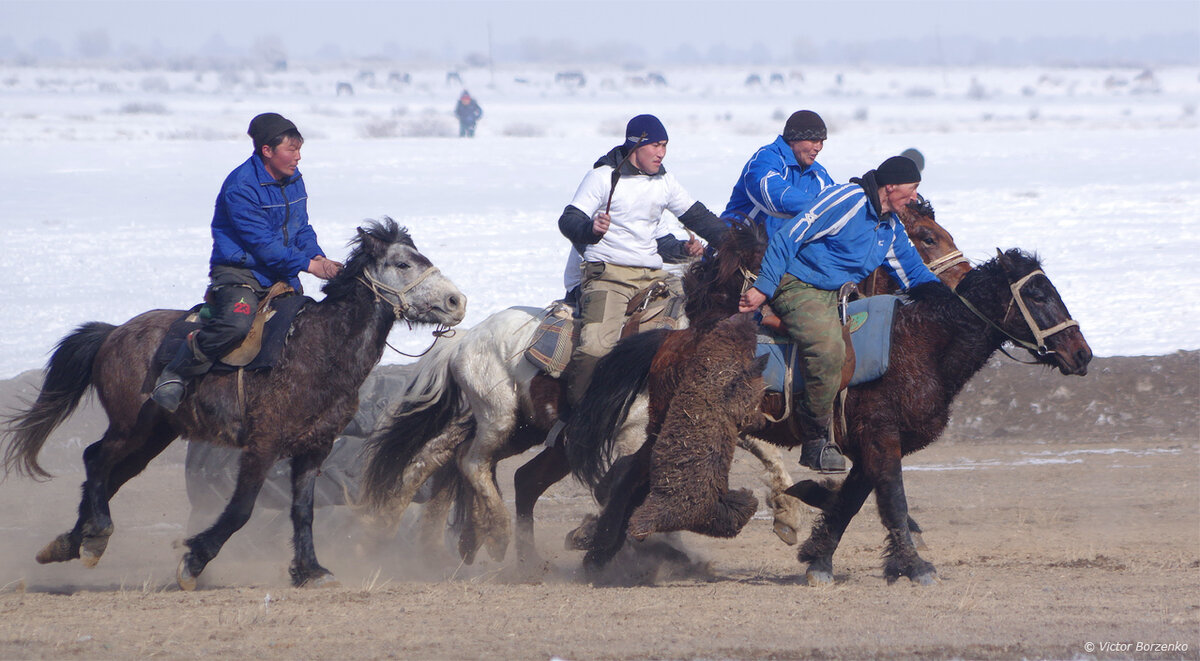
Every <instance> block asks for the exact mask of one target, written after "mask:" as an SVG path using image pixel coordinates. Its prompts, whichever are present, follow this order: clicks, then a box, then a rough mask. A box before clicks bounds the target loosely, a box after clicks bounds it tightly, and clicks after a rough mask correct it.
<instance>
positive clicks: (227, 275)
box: [150, 112, 342, 412]
mask: <svg viewBox="0 0 1200 661" xmlns="http://www.w3.org/2000/svg"><path fill="white" fill-rule="evenodd" d="M247 133H248V134H249V135H250V137H251V139H253V141H254V154H253V155H251V156H250V158H249V159H247V160H246V162H245V163H242V164H241V165H239V166H238V167H237V168H236V169H235V170H234V171H233V172H231V173H229V176H228V177H226V178H225V183H224V184H222V185H221V192H220V193H219V194H218V195H217V203H216V210H215V211H214V212H213V220H212V236H213V250H212V257H211V258H210V259H209V274H208V275H209V287H208V294H207V295H206V296H205V299H206V300H207V302H208V308H209V312H210V316H209V318H208V319H207V320H205V322H204V325H203V326H201V327H200V329H198V330H196V331H193V332H192V333H191V334H190V335H188V338H187V342H185V343H184V344H183V345H182V346H181V347H180V348H179V352H178V353H177V354H176V355H175V357H174V359H172V360H171V362H170V363H169V364H168V365H167V366H166V367H165V368H164V369H163V372H162V375H161V376H160V377H159V379H158V382H157V383H155V384H154V392H153V393H151V395H150V397H151V399H153V400H154V401H155V402H157V403H158V404H159V405H160V406H162V407H163V408H165V409H167V410H168V411H172V412H174V411H175V410H176V409H177V408H179V403H180V401H182V399H183V395H184V392H185V390H186V388H187V384H188V382H189V381H190V380H191V379H193V378H195V377H197V376H199V375H201V374H204V373H205V372H207V371H208V370H209V369H210V368H211V367H212V364H213V361H214V360H218V359H220V358H221V357H222V356H224V355H225V354H226V353H228V352H229V351H230V350H232V349H233V348H234V347H236V346H237V345H238V344H240V343H241V341H242V340H243V339H245V337H246V334H247V333H248V332H249V331H250V325H251V323H252V322H253V321H254V313H255V311H256V310H257V309H258V302H259V301H260V300H261V299H262V298H263V297H264V296H265V295H266V293H267V290H268V289H270V287H271V285H273V284H275V283H276V282H286V283H287V284H289V285H291V286H292V288H293V289H295V290H296V291H297V292H299V291H301V286H300V279H299V277H298V276H299V274H300V272H301V271H307V272H309V273H312V274H313V275H315V276H317V277H318V278H322V279H326V280H328V279H330V278H332V277H334V276H336V275H337V274H338V272H339V271H341V268H342V265H341V264H339V263H337V262H335V261H333V260H330V259H326V258H325V252H324V251H323V250H321V246H319V245H317V234H316V232H314V231H313V228H312V226H311V225H309V224H308V194H307V193H306V192H305V190H304V180H303V179H302V178H301V175H300V172H299V170H298V169H297V167H298V166H299V164H300V147H301V145H303V144H304V137H303V136H301V135H300V132H299V131H298V130H296V125H295V124H293V123H292V122H291V121H289V120H287V119H286V118H284V117H283V116H281V115H278V114H276V113H273V112H271V113H264V114H261V115H258V116H257V117H255V118H254V119H253V120H251V121H250V128H249V130H248V131H247Z"/></svg>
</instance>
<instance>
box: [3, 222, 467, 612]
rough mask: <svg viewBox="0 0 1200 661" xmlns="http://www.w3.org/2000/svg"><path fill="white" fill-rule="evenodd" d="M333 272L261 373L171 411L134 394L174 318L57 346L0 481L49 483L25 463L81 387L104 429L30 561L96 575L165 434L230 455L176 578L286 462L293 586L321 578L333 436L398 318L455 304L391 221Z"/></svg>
mask: <svg viewBox="0 0 1200 661" xmlns="http://www.w3.org/2000/svg"><path fill="white" fill-rule="evenodd" d="M351 245H352V246H353V249H352V251H351V254H350V258H349V259H348V260H347V263H346V266H345V268H344V269H343V271H342V273H341V274H339V275H338V276H337V277H335V278H334V279H333V280H331V281H329V282H328V283H326V284H325V286H324V288H323V291H324V292H325V298H324V299H323V300H321V301H319V302H312V301H310V302H307V303H305V305H304V307H303V309H302V310H301V313H300V314H299V315H298V316H297V317H296V319H295V322H294V324H293V327H292V331H291V337H290V339H289V340H288V343H287V344H286V345H285V347H284V348H283V351H282V353H281V355H280V358H279V362H278V364H277V365H276V366H275V367H273V368H272V369H270V370H267V371H255V372H246V373H244V374H242V373H226V374H217V373H210V374H208V375H207V376H205V377H204V378H203V379H202V380H200V381H199V382H198V383H197V384H196V387H195V390H194V392H192V393H191V394H190V396H188V397H187V398H186V399H185V400H184V403H183V406H181V407H180V409H179V410H178V411H177V412H176V413H174V414H171V413H168V412H167V411H166V410H165V409H163V408H161V407H159V406H158V405H156V404H154V403H153V402H152V401H150V400H149V399H148V397H147V395H148V389H147V384H153V383H154V378H155V376H156V373H157V370H158V368H157V367H156V366H155V365H154V354H155V350H156V349H157V348H158V345H159V343H160V342H161V341H162V340H163V337H164V336H165V335H166V333H167V329H168V327H169V326H170V325H171V324H172V323H173V322H174V321H176V320H177V319H179V318H180V317H181V316H182V315H183V314H184V313H183V312H182V311H180V310H152V311H150V312H146V313H143V314H141V315H139V316H137V317H134V318H133V319H131V320H129V321H128V322H126V323H125V324H123V325H121V326H113V325H111V324H105V323H101V322H91V323H87V324H84V325H82V326H80V327H79V328H78V329H77V330H76V331H75V332H73V333H71V334H70V335H67V336H66V337H64V338H63V339H62V340H61V341H60V342H59V343H58V347H57V349H56V350H55V352H54V354H53V356H52V357H51V358H50V361H49V363H48V365H47V367H46V377H45V382H44V383H43V385H42V389H41V393H40V394H39V395H38V398H37V400H36V401H35V402H34V403H33V405H32V406H31V407H29V408H28V409H27V410H26V411H24V412H21V413H18V414H17V415H15V416H13V417H12V418H11V419H9V420H8V421H7V425H6V427H5V435H6V436H11V441H10V443H9V445H8V447H7V448H6V449H5V453H4V467H5V471H6V473H7V472H11V471H13V470H16V471H18V472H21V473H25V474H27V475H29V476H31V477H36V476H45V477H49V474H48V473H47V472H46V471H45V470H43V469H42V467H41V466H40V465H38V462H37V456H38V452H39V451H40V450H41V448H42V445H43V444H44V443H45V442H46V439H47V437H48V436H49V435H50V432H51V431H53V429H54V428H55V427H56V426H58V424H59V423H61V422H62V421H63V420H64V419H66V417H67V416H69V415H70V414H71V412H72V411H73V410H74V409H75V407H76V406H77V405H78V404H79V401H80V399H81V398H82V397H83V395H84V393H85V392H86V391H87V390H88V388H89V387H94V388H95V389H96V392H97V394H98V396H99V398H100V402H101V404H102V405H103V406H104V410H105V412H106V413H107V415H108V420H109V426H108V429H107V431H105V433H104V436H103V437H101V439H100V440H99V441H96V442H95V443H93V444H91V445H90V446H88V448H87V449H86V450H84V453H83V461H84V467H85V469H86V474H87V479H86V481H85V482H84V483H83V499H82V501H81V502H80V505H79V519H78V521H77V522H76V523H75V527H74V528H72V529H71V530H70V531H69V532H66V533H64V534H62V535H60V536H59V537H58V538H56V539H55V540H54V541H52V542H50V543H49V544H48V545H46V547H45V548H44V549H42V551H41V552H40V553H38V555H37V560H38V562H41V563H49V562H64V561H67V560H72V559H74V558H80V559H81V560H82V561H83V563H84V564H85V565H87V566H89V567H91V566H95V564H96V563H97V562H99V560H100V556H101V555H102V554H103V553H104V550H105V548H106V547H107V545H108V539H109V537H110V536H111V535H112V533H113V521H112V517H111V516H110V514H109V500H110V499H111V498H112V497H113V495H115V494H116V493H117V490H118V489H120V488H121V485H123V484H124V483H125V482H126V481H127V480H129V479H130V478H132V477H133V476H135V475H137V474H138V473H140V472H141V471H142V470H143V469H144V468H145V467H146V465H147V464H148V463H149V462H150V460H151V459H153V458H154V457H155V456H157V455H158V454H159V453H160V452H162V451H163V449H165V448H166V447H167V445H169V444H170V443H171V441H173V440H174V439H175V438H176V437H178V436H185V437H187V438H189V439H191V440H192V441H208V442H212V443H218V444H222V445H231V446H236V447H240V448H242V453H241V458H240V466H239V471H238V481H237V487H236V488H235V490H234V494H233V497H232V499H231V500H230V501H229V504H228V505H227V506H226V507H225V510H224V512H222V513H221V515H220V517H219V518H218V519H217V521H216V523H214V524H213V525H212V526H211V527H210V528H208V529H207V530H205V531H203V532H201V533H200V534H198V535H196V536H194V537H191V538H190V539H188V540H186V542H184V543H185V545H186V546H187V549H188V550H187V552H186V554H185V555H184V556H183V559H182V561H181V562H180V565H179V570H178V574H177V578H178V581H179V585H180V587H182V588H183V589H185V590H190V589H193V588H195V586H196V579H197V577H198V576H199V575H200V573H201V572H202V571H203V570H204V567H205V566H206V565H207V564H208V562H209V561H211V560H212V559H213V558H214V557H216V555H217V553H218V552H219V551H220V549H221V546H222V545H223V544H224V543H225V542H226V540H228V539H229V537H230V536H231V535H232V534H233V533H234V532H236V531H237V530H238V529H240V528H241V527H242V526H243V525H244V524H245V523H246V521H247V520H248V519H249V518H250V513H251V511H252V509H253V507H254V500H255V498H256V497H257V495H258V491H259V489H260V488H261V486H262V483H263V478H264V476H265V475H266V472H267V470H268V469H269V468H270V467H271V465H272V464H273V463H275V461H276V460H277V459H279V458H287V457H290V458H291V463H292V506H291V518H292V527H293V547H294V558H293V560H292V564H291V568H290V575H291V579H292V583H293V584H294V585H297V586H300V585H305V584H318V583H322V582H326V581H328V580H330V579H331V578H332V575H331V574H330V572H329V570H327V569H325V568H324V567H322V566H321V565H320V564H319V563H318V562H317V557H316V552H315V550H314V549H313V540H312V518H313V484H314V482H315V480H316V477H317V472H318V469H319V467H320V466H321V462H322V461H323V460H324V459H325V457H326V456H327V455H328V454H329V451H330V448H331V446H332V444H333V440H334V438H335V437H336V436H337V434H338V433H339V432H340V431H341V430H342V429H343V428H344V427H345V426H346V424H347V423H348V422H349V421H350V418H351V417H352V416H353V415H354V412H355V410H356V409H357V408H358V388H359V386H360V385H361V384H362V382H363V380H364V379H365V378H366V377H367V374H368V373H369V372H370V371H371V368H372V367H374V365H375V364H376V363H377V362H379V358H380V357H381V356H382V354H383V348H384V346H385V344H386V342H387V336H388V331H389V330H390V329H391V328H392V325H393V324H394V323H395V322H396V321H397V320H398V319H405V320H407V321H409V322H414V323H420V324H434V325H438V326H452V325H454V324H457V323H458V322H460V321H462V318H463V315H464V314H465V312H466V298H465V297H464V296H463V295H462V293H461V292H459V291H458V289H457V288H456V287H455V286H454V284H453V283H451V282H450V280H448V279H447V278H445V277H444V276H442V275H441V273H440V272H439V271H438V269H437V268H435V267H434V266H433V265H432V264H431V263H430V261H429V259H427V258H426V257H425V256H424V255H422V254H421V253H420V252H418V251H417V248H416V246H415V245H414V244H413V242H412V239H411V238H410V237H409V235H408V232H407V230H405V229H403V228H399V227H397V225H396V223H395V222H393V221H392V220H391V219H390V218H384V219H383V221H382V222H375V221H371V222H368V223H367V224H366V226H365V227H363V228H359V230H358V235H357V237H356V238H355V239H354V240H353V241H352V242H351Z"/></svg>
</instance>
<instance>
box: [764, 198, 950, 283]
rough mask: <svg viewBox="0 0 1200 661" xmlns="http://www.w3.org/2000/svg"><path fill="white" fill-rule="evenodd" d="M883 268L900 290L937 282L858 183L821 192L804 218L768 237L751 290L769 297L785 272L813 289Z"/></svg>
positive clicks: (894, 223) (899, 226)
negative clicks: (764, 252) (892, 277)
mask: <svg viewBox="0 0 1200 661" xmlns="http://www.w3.org/2000/svg"><path fill="white" fill-rule="evenodd" d="M881 264H882V265H883V266H884V268H886V269H887V271H888V272H889V273H890V274H891V275H892V276H894V277H895V278H896V281H897V282H899V283H900V286H901V288H903V289H909V288H910V287H913V286H915V285H919V284H921V283H924V282H937V281H938V278H937V276H935V275H934V274H933V273H932V272H931V271H930V270H929V268H928V267H926V266H925V263H924V262H923V261H921V256H920V254H918V253H917V249H916V248H914V247H913V244H912V242H911V241H909V240H908V235H907V234H905V233H904V225H902V224H901V223H900V221H899V219H897V218H896V214H894V213H890V212H889V213H887V214H884V216H883V218H880V217H879V214H878V212H877V211H876V210H875V206H874V205H873V204H872V203H871V201H870V199H869V198H868V196H867V192H866V191H865V190H864V189H863V187H862V186H860V185H859V184H857V183H849V184H841V185H839V186H832V187H830V188H826V189H825V190H824V191H822V192H821V194H820V195H818V196H817V199H815V200H813V201H812V203H811V205H810V206H809V207H808V209H806V210H805V213H803V214H800V215H798V216H796V217H795V218H793V219H792V220H791V221H790V222H788V223H787V224H786V225H784V226H783V228H782V229H781V230H780V231H778V232H776V233H775V234H774V235H772V236H771V240H770V242H769V243H768V244H767V252H766V255H764V256H763V261H762V268H761V269H759V275H758V279H757V280H755V282H754V288H755V289H757V290H759V291H761V292H762V293H763V294H766V295H767V298H768V299H769V298H771V297H773V296H774V295H775V290H776V289H778V288H779V280H780V278H782V277H783V276H784V274H785V273H790V274H792V275H793V276H795V277H796V278H798V279H799V280H801V281H802V282H807V283H808V284H810V285H812V286H814V287H816V288H817V289H825V290H831V291H832V290H836V289H837V288H838V287H840V286H841V285H842V283H845V282H861V281H862V279H863V278H865V277H867V276H868V275H869V274H870V273H871V271H874V270H875V269H876V268H877V267H878V266H880V265H881Z"/></svg>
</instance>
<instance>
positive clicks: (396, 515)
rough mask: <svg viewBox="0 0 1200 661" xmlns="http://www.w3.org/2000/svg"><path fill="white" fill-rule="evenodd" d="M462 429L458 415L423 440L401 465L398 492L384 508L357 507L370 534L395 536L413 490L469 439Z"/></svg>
mask: <svg viewBox="0 0 1200 661" xmlns="http://www.w3.org/2000/svg"><path fill="white" fill-rule="evenodd" d="M466 429H467V426H466V424H465V423H462V421H461V419H460V420H456V421H454V422H453V423H451V424H450V425H449V427H448V428H447V429H446V431H444V432H443V433H441V434H439V435H438V436H436V437H435V438H434V439H433V440H431V441H429V442H428V443H426V444H425V447H423V448H421V451H420V452H418V453H417V456H416V457H413V460H412V461H410V462H409V464H408V466H406V467H405V468H404V472H403V473H402V474H401V476H400V493H398V494H396V496H395V497H393V498H392V499H391V500H390V501H389V502H388V503H387V505H386V509H385V508H383V507H381V508H380V509H379V510H377V511H374V512H370V511H367V510H366V509H365V508H362V509H360V511H359V516H360V517H361V518H362V520H363V525H364V527H366V528H367V529H368V530H371V531H373V532H372V533H371V536H372V537H373V538H375V539H376V540H377V541H390V540H392V539H394V538H395V537H396V535H397V534H398V533H399V531H400V522H401V520H402V519H403V518H404V512H405V510H407V509H408V506H409V505H411V504H412V502H413V499H414V498H416V496H417V492H418V491H420V489H421V487H422V486H424V484H425V482H426V481H428V480H429V479H431V477H432V476H434V475H435V474H437V473H439V472H440V470H441V469H442V467H443V466H445V465H446V464H448V463H450V461H451V460H452V459H454V453H455V451H456V450H457V449H458V447H459V446H460V445H461V444H462V443H464V442H469V441H470V437H469V436H466V434H465V430H466ZM464 439H466V440H465V441H464Z"/></svg>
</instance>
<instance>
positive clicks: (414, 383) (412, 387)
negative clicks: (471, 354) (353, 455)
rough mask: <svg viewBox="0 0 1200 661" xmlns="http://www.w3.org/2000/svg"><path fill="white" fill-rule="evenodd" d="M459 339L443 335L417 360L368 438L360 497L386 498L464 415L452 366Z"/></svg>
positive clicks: (379, 500) (370, 499)
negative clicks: (384, 419) (427, 449)
mask: <svg viewBox="0 0 1200 661" xmlns="http://www.w3.org/2000/svg"><path fill="white" fill-rule="evenodd" d="M459 341H460V340H459V339H458V338H454V337H446V338H443V339H442V341H441V342H439V343H437V344H436V345H435V346H434V348H433V350H431V351H430V352H429V353H427V354H425V355H424V356H423V357H422V358H421V360H419V361H417V363H416V364H415V365H414V366H413V367H414V369H413V372H412V373H413V377H412V379H411V380H410V381H409V382H408V385H407V386H406V387H405V389H404V392H403V393H402V394H401V395H400V398H399V400H398V401H397V403H396V405H395V407H394V408H393V410H392V411H391V412H390V413H389V415H390V416H391V419H390V420H388V421H387V422H386V423H384V424H383V425H382V426H381V428H378V429H377V430H376V431H375V432H374V433H372V434H371V435H370V437H369V438H368V439H367V442H366V445H365V447H364V452H365V453H366V456H367V462H366V466H365V467H364V468H363V476H362V484H361V487H360V492H359V493H360V498H361V499H362V501H363V502H365V503H372V504H375V505H378V506H382V505H384V504H385V503H387V501H388V500H389V499H390V498H391V496H392V494H393V493H394V492H395V490H396V489H397V488H399V486H400V481H401V477H402V476H403V475H404V469H405V468H407V467H408V465H409V464H410V463H412V461H413V458H414V457H416V456H417V454H418V453H419V452H420V451H421V449H422V448H424V447H425V445H426V444H427V443H429V441H431V440H433V439H434V438H436V437H437V436H438V435H439V434H440V433H441V432H442V430H444V429H445V428H446V426H447V425H449V424H450V423H451V422H452V421H453V420H454V419H455V418H456V417H458V416H460V415H461V414H462V410H463V407H464V403H463V397H462V388H461V386H459V384H458V382H457V381H456V380H455V379H454V374H453V373H452V371H451V362H452V360H453V358H454V356H455V355H456V353H457V350H458V348H459Z"/></svg>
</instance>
